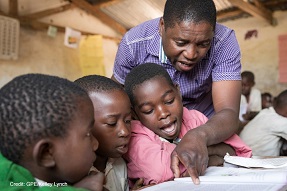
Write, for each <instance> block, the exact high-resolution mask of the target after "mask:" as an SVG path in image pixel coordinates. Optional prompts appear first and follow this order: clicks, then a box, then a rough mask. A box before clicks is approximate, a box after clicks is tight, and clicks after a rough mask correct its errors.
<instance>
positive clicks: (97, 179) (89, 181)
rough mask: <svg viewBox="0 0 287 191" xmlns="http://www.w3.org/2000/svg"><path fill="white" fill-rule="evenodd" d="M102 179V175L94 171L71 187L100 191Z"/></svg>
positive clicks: (103, 177) (103, 176)
mask: <svg viewBox="0 0 287 191" xmlns="http://www.w3.org/2000/svg"><path fill="white" fill-rule="evenodd" d="M104 179H105V175H104V173H102V172H95V171H94V172H91V173H90V175H88V176H86V177H85V178H83V179H82V180H81V181H79V182H77V183H76V184H74V185H73V186H74V187H77V188H85V189H88V190H94V191H102V190H103V184H104Z"/></svg>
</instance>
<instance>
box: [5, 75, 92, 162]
mask: <svg viewBox="0 0 287 191" xmlns="http://www.w3.org/2000/svg"><path fill="white" fill-rule="evenodd" d="M84 96H86V98H87V99H89V97H88V95H87V93H86V92H85V91H84V90H83V89H82V88H80V87H79V86H77V85H76V84H74V83H73V82H71V81H69V80H66V79H63V78H60V77H56V76H49V75H44V74H25V75H21V76H18V77H16V78H14V79H13V80H11V81H10V82H8V83H7V84H6V85H4V86H3V87H2V88H1V89H0V111H1V112H0V151H1V153H2V154H3V155H4V156H5V157H6V158H7V159H9V160H11V161H13V162H14V163H16V164H19V162H20V161H21V159H22V156H23V154H24V151H25V150H26V149H27V147H29V145H31V144H33V143H34V142H35V141H37V140H40V139H41V138H47V137H65V136H66V135H67V134H68V128H69V123H70V122H71V120H72V119H73V115H74V113H75V111H76V110H77V100H78V99H79V98H84Z"/></svg>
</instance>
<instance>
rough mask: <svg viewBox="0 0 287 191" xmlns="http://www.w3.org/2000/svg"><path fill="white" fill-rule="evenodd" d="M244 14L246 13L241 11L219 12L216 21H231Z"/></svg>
mask: <svg viewBox="0 0 287 191" xmlns="http://www.w3.org/2000/svg"><path fill="white" fill-rule="evenodd" d="M242 14H244V12H243V11H242V10H239V9H237V10H233V11H226V12H219V13H217V16H216V19H217V20H224V19H231V18H235V17H238V16H240V15H242Z"/></svg>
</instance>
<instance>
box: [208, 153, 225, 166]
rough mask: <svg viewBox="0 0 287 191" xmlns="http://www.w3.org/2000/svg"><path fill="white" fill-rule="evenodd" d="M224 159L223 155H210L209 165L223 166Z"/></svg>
mask: <svg viewBox="0 0 287 191" xmlns="http://www.w3.org/2000/svg"><path fill="white" fill-rule="evenodd" d="M223 163H224V159H223V157H222V156H218V155H210V156H209V160H208V166H223Z"/></svg>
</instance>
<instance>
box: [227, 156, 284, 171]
mask: <svg viewBox="0 0 287 191" xmlns="http://www.w3.org/2000/svg"><path fill="white" fill-rule="evenodd" d="M224 161H225V162H227V163H230V164H235V165H238V166H242V167H247V168H286V170H287V157H274V158H246V157H239V156H230V155H228V154H226V155H225V156H224Z"/></svg>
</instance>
